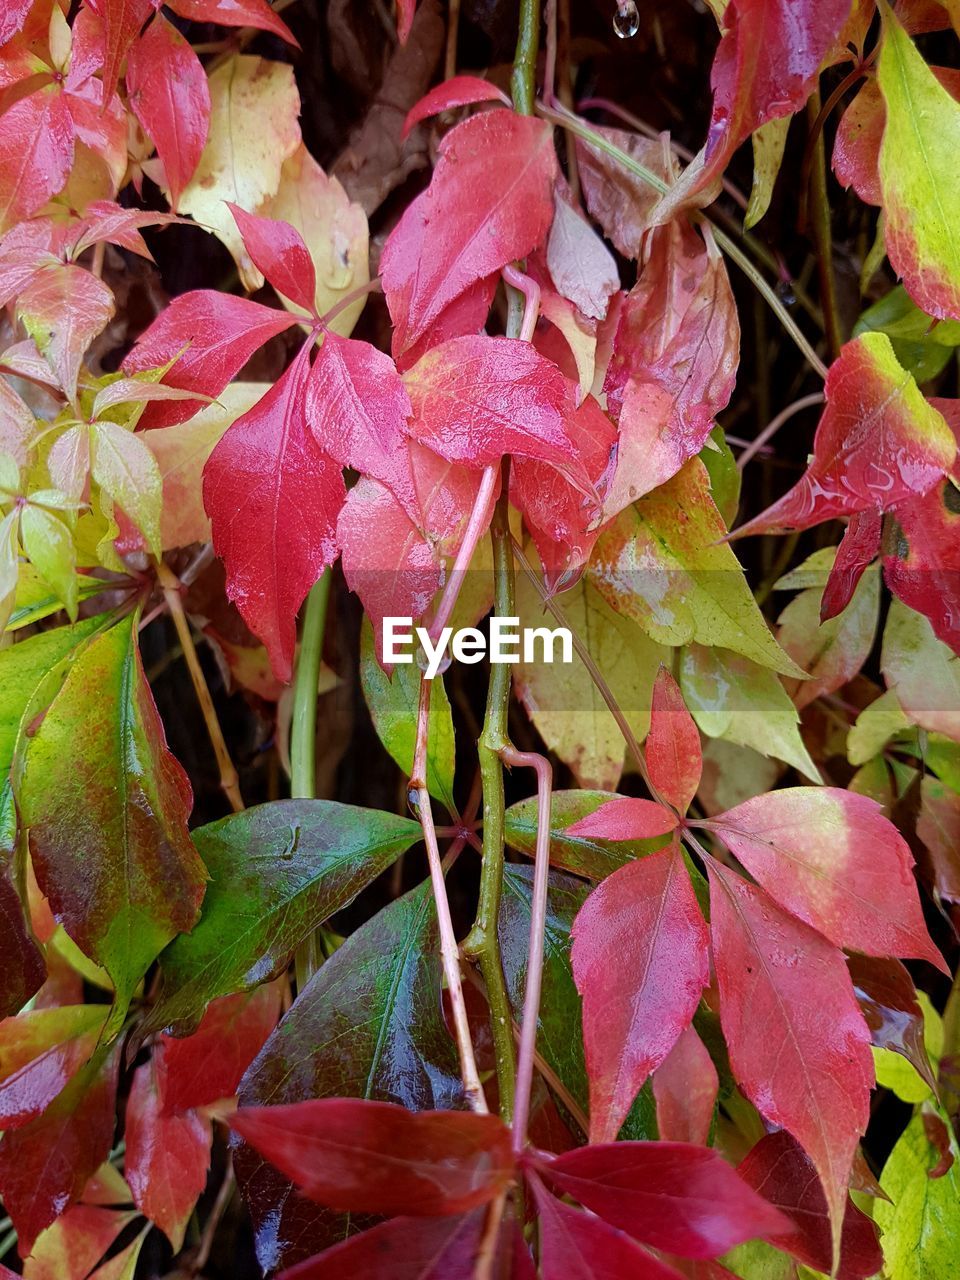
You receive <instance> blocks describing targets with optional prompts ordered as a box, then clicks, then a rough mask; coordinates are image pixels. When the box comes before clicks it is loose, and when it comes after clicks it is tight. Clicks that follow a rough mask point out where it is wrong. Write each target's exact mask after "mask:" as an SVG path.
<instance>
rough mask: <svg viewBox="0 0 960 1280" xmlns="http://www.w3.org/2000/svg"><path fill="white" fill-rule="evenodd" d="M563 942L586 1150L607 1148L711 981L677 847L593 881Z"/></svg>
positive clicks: (702, 928)
mask: <svg viewBox="0 0 960 1280" xmlns="http://www.w3.org/2000/svg"><path fill="white" fill-rule="evenodd" d="M572 936H573V950H572V953H571V958H572V961H573V976H574V979H575V980H576V984H577V990H578V991H579V992H580V994H581V996H582V997H583V1041H584V1048H585V1050H586V1057H587V1075H588V1076H589V1079H590V1141H591V1142H612V1141H613V1140H614V1139H615V1138H616V1136H617V1134H618V1132H619V1131H620V1126H621V1125H622V1124H623V1121H624V1120H625V1119H626V1116H627V1112H628V1111H629V1110H630V1107H631V1106H632V1104H633V1100H634V1098H636V1096H637V1094H638V1093H639V1091H640V1087H641V1085H642V1084H643V1082H644V1080H646V1078H647V1076H648V1075H649V1074H650V1072H651V1071H653V1070H654V1069H655V1068H656V1067H658V1066H659V1065H660V1063H661V1062H663V1060H664V1058H665V1057H666V1056H667V1054H668V1053H669V1052H670V1050H671V1049H672V1048H673V1046H674V1044H675V1043H676V1041H677V1037H678V1036H679V1035H680V1033H681V1032H682V1031H683V1029H684V1028H685V1027H687V1026H689V1024H690V1021H691V1019H692V1018H693V1015H694V1012H695V1011H696V1008H697V1005H698V1003H699V1001H700V994H701V992H702V991H703V989H704V987H705V986H706V985H707V983H708V982H709V981H710V966H709V963H708V960H707V942H708V938H707V926H706V924H705V923H704V920H703V916H702V915H701V914H700V908H699V907H698V906H697V900H696V897H695V896H694V893H693V888H692V886H691V884H690V877H689V876H688V875H687V871H686V868H685V867H684V865H683V856H682V854H681V852H680V846H679V845H678V844H676V843H673V844H671V845H670V846H669V847H668V848H666V849H660V850H658V851H657V852H656V853H651V854H649V855H648V856H647V857H646V858H641V859H639V860H638V861H636V862H628V863H627V865H626V866H624V867H620V868H619V870H617V871H615V872H614V873H613V875H611V876H608V877H607V878H606V879H605V880H602V881H601V882H600V884H598V885H597V887H596V888H595V889H594V891H593V892H592V893H591V894H590V896H589V898H587V900H586V902H585V903H584V904H583V907H582V908H581V910H580V912H579V914H578V915H577V918H576V920H575V921H574V922H573V934H572Z"/></svg>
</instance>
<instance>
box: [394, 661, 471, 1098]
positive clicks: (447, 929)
mask: <svg viewBox="0 0 960 1280" xmlns="http://www.w3.org/2000/svg"><path fill="white" fill-rule="evenodd" d="M431 688H432V681H430V680H427V679H425V678H424V677H423V676H421V678H420V704H419V707H418V709H417V741H416V747H415V748H414V756H413V777H412V778H411V780H410V789H411V791H412V792H414V793H415V794H416V797H417V810H418V813H419V816H420V826H421V829H422V830H423V843H424V845H425V846H426V849H427V863H428V865H429V867H430V883H431V885H432V888H433V897H434V902H435V903H436V908H437V927H438V929H439V932H440V959H441V962H442V964H443V973H444V977H445V978H446V980H447V992H448V994H449V996H450V1011H451V1013H452V1015H453V1027H454V1034H455V1036H456V1041H457V1052H458V1054H459V1057H460V1076H461V1079H462V1081H463V1091H464V1094H465V1095H466V1098H467V1102H468V1104H469V1106H470V1108H471V1109H472V1110H473V1111H476V1112H479V1113H480V1114H481V1115H486V1114H487V1112H488V1110H489V1108H488V1107H487V1099H486V1097H485V1095H484V1092H483V1085H482V1084H481V1083H480V1074H479V1072H478V1070H477V1058H476V1054H475V1052H474V1048H473V1039H472V1037H471V1035H470V1023H469V1021H468V1019H467V1006H466V1002H465V1000H464V998H463V984H462V981H461V978H460V950H459V948H458V946H457V936H456V934H455V933H454V929H453V920H452V919H451V917H450V902H449V899H448V898H447V886H446V881H445V880H444V875H443V863H442V862H441V860H440V849H439V846H438V844H437V831H436V827H435V826H434V824H433V810H432V808H431V807H430V792H429V791H428V790H427V785H426V776H427V732H428V729H429V724H430V691H431Z"/></svg>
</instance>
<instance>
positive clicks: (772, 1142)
mask: <svg viewBox="0 0 960 1280" xmlns="http://www.w3.org/2000/svg"><path fill="white" fill-rule="evenodd" d="M737 1172H738V1173H739V1174H740V1177H741V1178H743V1180H744V1181H745V1182H746V1183H747V1184H748V1185H749V1186H751V1187H753V1188H754V1189H755V1190H756V1191H759V1193H760V1194H761V1195H762V1196H763V1197H764V1199H766V1200H769V1201H770V1203H771V1204H774V1205H776V1206H777V1208H778V1209H780V1210H781V1211H782V1212H783V1213H784V1214H785V1215H786V1216H787V1217H788V1218H790V1219H791V1220H792V1221H793V1223H794V1229H793V1231H791V1232H790V1234H789V1235H783V1236H779V1237H778V1238H777V1245H778V1247H779V1248H781V1249H785V1250H787V1251H788V1252H789V1253H792V1254H793V1255H794V1257H796V1258H799V1259H800V1261H801V1262H803V1263H805V1264H806V1265H807V1266H808V1267H813V1268H814V1269H815V1270H816V1271H824V1272H827V1273H828V1274H829V1273H830V1271H831V1269H832V1265H833V1264H832V1259H833V1246H832V1241H831V1238H830V1219H829V1217H828V1215H827V1201H826V1198H825V1196H824V1194H823V1188H822V1187H821V1185H820V1179H819V1178H818V1177H817V1174H816V1170H815V1169H814V1167H813V1165H812V1164H811V1162H810V1158H809V1157H808V1156H807V1155H806V1153H805V1152H804V1150H803V1148H802V1147H801V1146H799V1144H798V1143H797V1142H795V1141H794V1139H793V1138H791V1137H790V1135H789V1133H787V1132H786V1131H785V1130H783V1129H781V1130H780V1132H779V1133H769V1134H767V1136H766V1137H765V1138H761V1139H760V1141H759V1142H758V1143H757V1145H756V1146H755V1147H754V1148H753V1149H752V1150H751V1151H750V1152H749V1154H748V1155H747V1157H746V1158H745V1159H744V1160H743V1161H742V1162H741V1163H740V1166H739V1168H738V1170H737ZM882 1265H883V1254H882V1253H881V1250H880V1245H879V1243H878V1241H877V1229H876V1227H875V1226H874V1225H873V1223H872V1222H871V1221H870V1219H869V1218H868V1217H867V1216H866V1214H864V1213H861V1212H860V1210H859V1209H858V1208H857V1207H856V1205H854V1204H853V1203H852V1202H848V1203H847V1207H846V1212H845V1214H844V1219H843V1234H842V1236H841V1239H840V1267H839V1269H838V1270H837V1272H836V1276H837V1280H866V1278H867V1277H868V1276H873V1275H876V1274H877V1272H878V1271H879V1270H880V1269H881V1267H882Z"/></svg>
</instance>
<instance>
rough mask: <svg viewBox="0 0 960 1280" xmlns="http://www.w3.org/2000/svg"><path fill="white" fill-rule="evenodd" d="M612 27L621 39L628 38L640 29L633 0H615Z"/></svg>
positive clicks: (638, 16)
mask: <svg viewBox="0 0 960 1280" xmlns="http://www.w3.org/2000/svg"><path fill="white" fill-rule="evenodd" d="M613 29H614V31H615V32H616V33H617V35H618V36H619V37H620V39H621V40H629V39H630V37H631V36H635V35H636V34H637V32H638V31H639V30H640V14H639V13H638V12H637V6H636V5H635V4H634V2H633V0H617V12H616V13H615V14H614V15H613Z"/></svg>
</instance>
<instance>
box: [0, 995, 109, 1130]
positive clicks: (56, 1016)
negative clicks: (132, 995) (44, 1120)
mask: <svg viewBox="0 0 960 1280" xmlns="http://www.w3.org/2000/svg"><path fill="white" fill-rule="evenodd" d="M108 1012H109V1009H108V1008H107V1006H106V1005H86V1004H75V1005H67V1006H65V1007H64V1008H62V1009H36V1010H31V1011H30V1012H27V1013H22V1014H21V1015H20V1016H19V1017H18V1018H6V1019H4V1021H3V1022H0V1123H2V1125H3V1128H4V1130H5V1131H6V1130H10V1129H19V1128H22V1126H23V1125H25V1124H28V1123H29V1122H30V1121H31V1120H35V1119H36V1118H37V1116H39V1115H40V1114H41V1113H42V1112H43V1111H45V1110H46V1108H47V1107H48V1106H49V1105H50V1103H51V1102H53V1100H54V1098H56V1096H57V1094H59V1093H60V1092H61V1090H62V1089H63V1088H64V1087H65V1086H66V1084H67V1082H68V1081H69V1080H70V1079H71V1078H72V1077H73V1076H75V1075H76V1074H77V1072H78V1071H79V1070H80V1069H81V1067H83V1066H84V1065H85V1064H86V1063H87V1062H89V1060H90V1059H91V1058H92V1057H93V1052H94V1050H95V1049H96V1047H97V1043H98V1041H99V1039H100V1034H101V1032H102V1031H103V1025H104V1023H105V1022H106V1019H107V1014H108Z"/></svg>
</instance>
